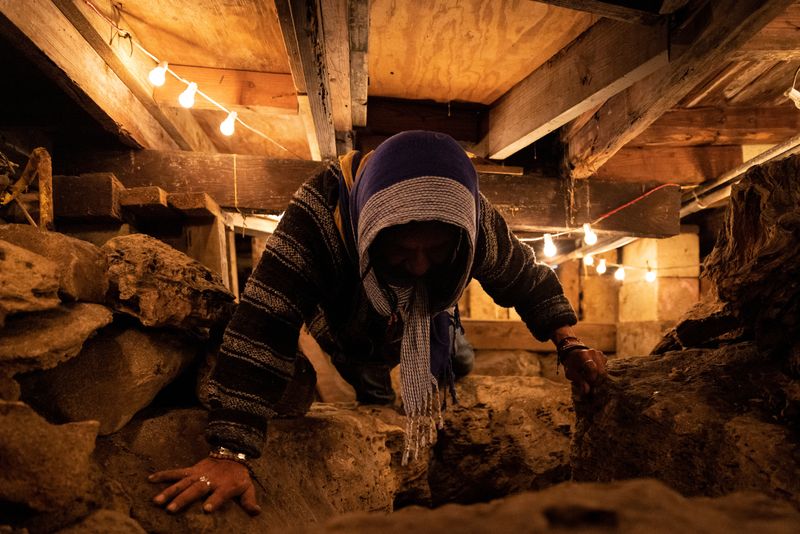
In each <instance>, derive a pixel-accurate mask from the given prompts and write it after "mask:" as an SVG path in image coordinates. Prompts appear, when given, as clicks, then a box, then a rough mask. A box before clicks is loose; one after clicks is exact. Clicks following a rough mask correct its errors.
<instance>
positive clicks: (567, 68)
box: [370, 20, 669, 159]
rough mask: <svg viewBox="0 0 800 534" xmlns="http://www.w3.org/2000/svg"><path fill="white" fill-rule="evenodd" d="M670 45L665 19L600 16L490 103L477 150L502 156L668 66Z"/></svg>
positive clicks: (526, 144) (493, 157) (504, 156)
mask: <svg viewBox="0 0 800 534" xmlns="http://www.w3.org/2000/svg"><path fill="white" fill-rule="evenodd" d="M668 48H669V42H668V36H667V27H666V25H665V24H659V25H656V26H652V27H650V26H632V25H630V24H626V23H624V22H619V21H614V20H601V21H600V22H598V23H597V24H595V25H594V26H592V27H591V28H589V29H588V30H587V31H586V32H584V33H583V34H581V35H580V36H579V37H578V38H577V39H575V40H574V41H573V42H572V43H570V44H569V45H568V46H567V47H566V48H564V49H563V50H561V51H560V52H559V53H558V54H557V55H556V56H555V57H554V58H552V59H551V60H549V61H548V62H547V63H545V64H544V65H542V66H541V67H539V68H538V69H536V70H535V71H533V72H532V73H531V74H530V75H528V76H527V77H526V78H525V79H523V80H522V81H520V82H519V83H518V84H517V85H515V86H514V87H513V88H511V90H510V91H508V92H507V93H506V94H505V95H503V96H502V97H501V98H500V99H499V100H498V101H497V102H496V103H495V104H493V105H492V108H491V111H490V112H489V132H488V134H487V136H486V139H485V140H484V141H483V143H481V145H482V146H483V147H485V149H486V154H481V155H488V156H489V157H490V158H492V159H505V158H507V157H508V156H510V155H512V154H514V153H515V152H517V151H519V150H520V149H522V148H524V147H526V146H528V145H530V144H531V143H533V142H534V141H536V140H537V139H540V138H542V137H543V136H545V135H547V134H548V133H550V132H552V131H554V130H556V129H558V128H559V127H561V126H563V125H564V124H566V123H567V122H569V121H571V120H572V119H574V118H576V117H578V116H579V115H580V114H582V113H585V112H586V111H588V110H591V109H593V108H595V107H597V106H598V105H599V104H602V103H603V102H605V101H606V100H608V99H609V98H610V97H611V96H613V95H615V94H617V93H619V92H620V91H623V90H624V89H626V88H628V87H629V86H631V85H632V84H633V83H635V82H637V81H639V80H641V79H643V78H644V77H645V76H647V75H649V74H652V73H653V72H655V71H657V70H658V69H661V68H663V67H664V66H665V65H667V63H668ZM370 111H372V110H370Z"/></svg>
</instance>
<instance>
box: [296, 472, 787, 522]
mask: <svg viewBox="0 0 800 534" xmlns="http://www.w3.org/2000/svg"><path fill="white" fill-rule="evenodd" d="M798 529H800V512H798V511H797V510H795V509H793V508H792V507H791V506H789V505H787V504H785V503H778V502H775V501H773V500H772V499H769V498H767V497H765V496H763V495H758V494H754V493H735V494H732V495H728V496H725V497H720V498H717V499H706V498H695V499H687V498H684V497H682V496H681V495H679V494H678V493H676V492H674V491H672V490H670V489H669V488H667V487H666V486H665V485H664V484H662V483H660V482H657V481H655V480H629V481H625V482H616V483H613V484H586V483H584V484H576V483H570V482H566V483H563V484H559V485H557V486H555V487H552V488H548V489H546V490H544V491H539V492H528V493H523V494H520V495H514V496H512V497H508V498H506V499H499V500H496V501H492V502H490V503H486V504H474V505H472V506H463V505H457V504H450V505H447V506H443V507H441V508H437V509H435V510H427V509H424V508H416V507H414V508H407V509H404V510H400V511H398V512H395V513H393V514H391V515H383V514H365V513H355V514H348V515H345V516H342V517H337V518H334V519H330V520H328V521H326V522H325V523H324V524H322V525H309V526H306V527H303V528H298V529H296V530H294V531H293V532H297V533H300V532H302V533H308V534H311V533H327V532H346V533H361V532H364V533H366V532H381V533H382V534H395V533H397V534H401V533H402V534H404V533H407V532H415V533H431V534H434V533H440V532H470V533H476V534H477V533H486V534H489V533H494V532H542V533H548V532H552V533H561V532H567V531H570V532H619V533H631V534H632V533H640V532H647V533H652V534H662V533H663V534H673V533H674V532H703V533H705V534H728V533H729V532H770V533H773V534H790V533H793V532H797V531H798Z"/></svg>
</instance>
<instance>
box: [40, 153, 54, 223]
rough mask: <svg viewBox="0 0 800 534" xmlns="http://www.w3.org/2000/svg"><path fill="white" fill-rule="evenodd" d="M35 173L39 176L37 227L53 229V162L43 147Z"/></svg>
mask: <svg viewBox="0 0 800 534" xmlns="http://www.w3.org/2000/svg"><path fill="white" fill-rule="evenodd" d="M36 150H41V151H42V152H43V153H44V154H42V156H41V158H40V159H39V163H38V168H37V172H36V174H37V175H38V177H39V228H41V229H43V230H53V227H54V221H55V215H54V214H53V162H52V160H51V159H50V154H48V153H47V151H46V150H45V149H43V148H37V149H36Z"/></svg>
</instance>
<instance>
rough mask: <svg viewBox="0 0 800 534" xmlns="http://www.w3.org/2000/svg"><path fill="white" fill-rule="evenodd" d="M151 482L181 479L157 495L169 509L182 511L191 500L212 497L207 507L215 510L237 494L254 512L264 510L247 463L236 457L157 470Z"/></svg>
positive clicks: (161, 502) (253, 513) (204, 507)
mask: <svg viewBox="0 0 800 534" xmlns="http://www.w3.org/2000/svg"><path fill="white" fill-rule="evenodd" d="M147 479H148V480H149V481H150V482H168V481H169V482H172V481H177V482H175V483H174V484H173V485H171V486H170V487H168V488H167V489H165V490H164V491H162V492H161V493H159V494H158V495H156V496H155V497H154V498H153V502H155V503H156V504H158V505H159V506H166V508H167V511H169V512H178V511H180V510H182V509H183V508H184V507H185V506H187V505H188V504H191V503H193V502H195V501H198V500H200V499H203V498H204V497H208V498H207V499H206V500H205V503H203V511H205V512H213V511H214V510H216V509H217V508H219V507H220V506H222V505H223V504H224V503H225V502H227V501H228V500H230V499H233V498H235V497H238V498H239V504H240V505H241V506H242V508H244V509H245V511H246V512H247V513H249V514H250V515H257V514H259V513H261V507H260V506H259V505H258V501H257V500H256V489H255V486H253V481H252V480H251V479H250V472H249V471H248V469H247V467H246V466H244V465H242V464H240V463H238V462H234V461H233V460H222V459H217V458H204V459H203V460H200V461H199V462H197V463H196V464H195V465H193V466H192V467H186V468H184V469H171V470H168V471H159V472H157V473H153V474H152V475H150V476H149V477H148V478H147Z"/></svg>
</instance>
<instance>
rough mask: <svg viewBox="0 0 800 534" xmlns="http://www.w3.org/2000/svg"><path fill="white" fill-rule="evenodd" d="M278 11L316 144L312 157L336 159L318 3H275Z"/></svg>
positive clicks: (282, 0) (302, 110)
mask: <svg viewBox="0 0 800 534" xmlns="http://www.w3.org/2000/svg"><path fill="white" fill-rule="evenodd" d="M275 8H276V9H277V12H278V21H279V22H280V26H281V33H282V34H283V41H284V44H285V46H286V52H287V53H288V54H289V64H290V66H291V69H292V77H293V78H294V84H295V88H296V90H297V95H298V104H299V106H300V114H301V115H303V116H304V120H305V121H306V129H307V130H308V134H309V136H310V137H311V136H313V138H314V140H315V142H311V140H309V141H310V142H309V145H311V148H312V155H313V156H314V157H315V159H319V158H321V159H329V158H334V157H336V130H335V128H334V125H333V115H332V113H333V109H332V103H331V94H330V87H329V84H328V67H327V64H326V59H325V54H326V52H325V42H324V30H323V27H322V21H321V14H320V6H319V0H275ZM309 115H310V117H309ZM312 124H313V127H312ZM315 148H316V149H317V150H315Z"/></svg>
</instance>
